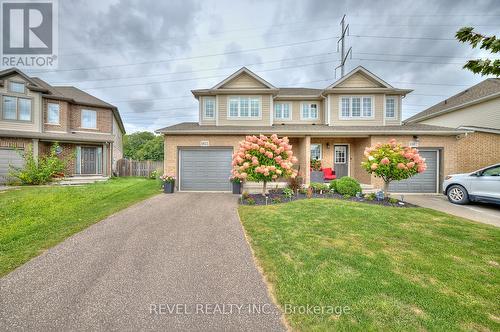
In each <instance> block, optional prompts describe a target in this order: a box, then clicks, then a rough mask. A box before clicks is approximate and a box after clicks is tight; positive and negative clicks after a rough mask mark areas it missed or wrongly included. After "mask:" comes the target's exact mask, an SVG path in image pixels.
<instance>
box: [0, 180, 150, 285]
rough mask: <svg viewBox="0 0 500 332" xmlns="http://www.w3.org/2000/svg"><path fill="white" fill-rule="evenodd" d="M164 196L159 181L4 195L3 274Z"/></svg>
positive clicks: (0, 196)
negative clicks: (126, 210)
mask: <svg viewBox="0 0 500 332" xmlns="http://www.w3.org/2000/svg"><path fill="white" fill-rule="evenodd" d="M158 192H159V188H158V184H157V182H156V181H154V180H147V179H143V178H118V179H111V180H109V181H107V182H103V183H95V184H89V185H84V186H72V187H62V186H51V187H23V188H20V189H10V190H7V191H3V192H0V276H1V275H4V274H6V273H7V272H9V271H11V270H13V269H15V268H16V267H18V266H19V265H21V264H23V263H25V262H26V261H28V260H29V259H31V258H33V257H35V256H37V255H39V254H40V253H41V252H43V251H44V250H46V249H48V248H50V247H52V246H54V245H55V244H57V243H59V242H61V241H62V240H64V239H65V238H67V237H68V236H71V235H72V234H75V233H77V232H79V231H81V230H82V229H84V228H86V227H88V226H89V225H91V224H93V223H95V222H97V221H99V220H102V219H104V218H105V217H107V216H109V215H111V214H113V213H115V212H117V211H119V210H121V209H124V208H126V207H127V206H130V205H132V204H133V203H136V202H138V201H141V200H143V199H145V198H147V197H150V196H152V195H154V194H156V193H158Z"/></svg>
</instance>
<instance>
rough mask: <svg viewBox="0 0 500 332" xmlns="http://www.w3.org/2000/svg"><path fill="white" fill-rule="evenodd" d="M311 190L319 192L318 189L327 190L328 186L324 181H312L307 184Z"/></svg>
mask: <svg viewBox="0 0 500 332" xmlns="http://www.w3.org/2000/svg"><path fill="white" fill-rule="evenodd" d="M309 186H310V187H311V188H312V190H314V192H317V193H319V192H320V191H323V192H325V191H328V189H329V187H328V185H327V184H325V183H319V182H312V183H311V184H310V185H309Z"/></svg>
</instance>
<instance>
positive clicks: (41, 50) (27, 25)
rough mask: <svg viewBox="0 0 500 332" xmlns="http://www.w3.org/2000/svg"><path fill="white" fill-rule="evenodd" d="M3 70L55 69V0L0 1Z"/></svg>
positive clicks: (56, 25)
mask: <svg viewBox="0 0 500 332" xmlns="http://www.w3.org/2000/svg"><path fill="white" fill-rule="evenodd" d="M1 6H2V13H1V18H2V25H1V29H2V32H1V38H2V41H1V45H2V61H1V65H2V67H18V68H25V69H26V68H27V69H30V68H55V67H57V49H58V31H57V29H58V15H57V12H58V11H57V1H56V0H39V1H33V0H32V1H29V2H28V1H26V0H3V1H2V2H1Z"/></svg>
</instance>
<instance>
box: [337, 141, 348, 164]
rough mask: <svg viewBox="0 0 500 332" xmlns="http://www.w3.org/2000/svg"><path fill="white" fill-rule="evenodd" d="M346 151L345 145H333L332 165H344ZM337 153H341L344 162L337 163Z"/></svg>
mask: <svg viewBox="0 0 500 332" xmlns="http://www.w3.org/2000/svg"><path fill="white" fill-rule="evenodd" d="M347 151H348V147H347V145H335V146H334V147H333V163H334V164H346V163H347ZM337 152H340V153H342V158H343V159H344V161H339V160H338V159H337V158H338V157H339V155H338V154H337Z"/></svg>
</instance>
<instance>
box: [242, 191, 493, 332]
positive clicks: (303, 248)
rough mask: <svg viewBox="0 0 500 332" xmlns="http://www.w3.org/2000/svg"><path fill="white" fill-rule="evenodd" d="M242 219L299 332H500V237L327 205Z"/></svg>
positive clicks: (308, 204)
mask: <svg viewBox="0 0 500 332" xmlns="http://www.w3.org/2000/svg"><path fill="white" fill-rule="evenodd" d="M239 213H240V217H241V220H242V223H243V226H244V228H245V230H246V232H247V234H248V236H249V238H250V242H251V245H252V247H253V249H254V251H255V254H256V256H257V259H258V260H259V262H260V264H261V266H262V268H263V270H264V273H265V275H266V278H267V280H268V281H269V282H270V283H271V284H272V286H273V292H274V294H275V296H276V298H277V300H278V302H279V304H280V306H281V307H282V309H283V310H285V309H286V310H287V312H288V313H285V314H286V318H287V321H288V322H289V324H290V325H291V327H292V328H293V329H296V330H302V331H308V330H323V331H326V330H415V331H416V330H435V331H436V330H437V331H451V330H481V331H499V330H500V314H499V313H500V302H499V301H498V296H499V294H500V266H499V263H500V245H499V244H500V230H499V229H498V228H494V227H491V226H487V225H482V224H478V223H474V222H470V221H466V220H464V219H460V218H457V217H454V216H451V215H447V214H444V213H441V212H437V211H434V210H430V209H423V208H408V209H400V208H393V207H382V206H373V205H364V204H361V203H353V202H345V201H332V200H325V199H311V200H301V201H295V202H292V203H287V204H280V205H271V206H253V207H250V206H240V208H239ZM307 305H309V306H310V311H309V313H307V312H306V313H302V314H301V313H299V312H303V311H301V310H306V309H307V308H306V307H305V306H307ZM302 306H304V307H302ZM311 306H317V307H318V309H314V307H311ZM346 306H347V307H348V308H347V309H346V308H345V307H346ZM338 307H342V309H339V308H338ZM292 310H295V313H292ZM312 310H317V311H316V313H314V312H313V311H312ZM319 310H322V312H321V311H319ZM332 310H336V311H337V313H338V312H341V314H340V315H338V314H335V313H333V314H332V313H330V312H331V311H332Z"/></svg>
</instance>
